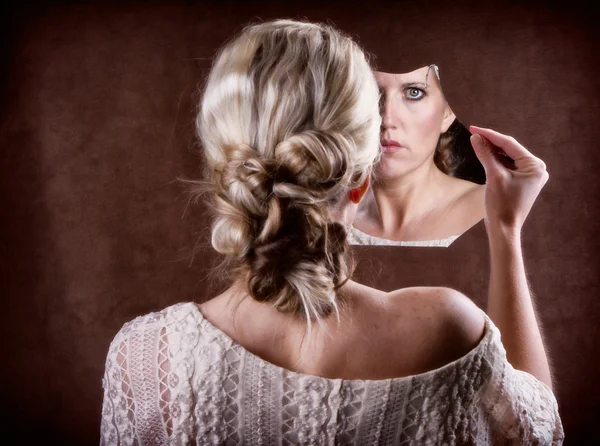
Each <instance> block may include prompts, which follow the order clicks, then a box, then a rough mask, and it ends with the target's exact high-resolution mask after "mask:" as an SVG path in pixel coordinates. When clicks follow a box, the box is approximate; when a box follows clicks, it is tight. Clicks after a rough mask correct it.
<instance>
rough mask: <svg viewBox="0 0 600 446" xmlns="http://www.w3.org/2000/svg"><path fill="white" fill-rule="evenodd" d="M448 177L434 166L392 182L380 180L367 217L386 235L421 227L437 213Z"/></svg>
mask: <svg viewBox="0 0 600 446" xmlns="http://www.w3.org/2000/svg"><path fill="white" fill-rule="evenodd" d="M446 180H447V175H445V174H444V173H443V172H442V171H440V170H439V169H438V168H437V166H436V165H435V164H434V163H433V161H432V162H431V163H426V164H424V165H423V166H421V167H419V168H418V169H416V170H414V171H412V172H410V173H408V174H406V175H403V176H402V177H398V178H393V179H378V180H377V182H376V184H374V186H373V188H372V189H371V191H370V194H369V196H368V197H366V198H368V200H367V203H368V204H367V209H366V212H367V215H368V216H369V217H370V218H371V219H372V220H375V221H378V223H379V224H380V225H381V228H382V230H383V233H384V234H391V233H394V232H396V231H398V229H400V230H401V229H402V228H404V227H410V226H413V225H417V224H419V223H420V222H421V221H423V220H424V219H425V217H426V216H427V215H428V214H429V213H430V212H432V211H433V210H434V209H436V208H437V207H438V205H439V200H440V198H441V197H442V196H443V189H444V185H445V184H446Z"/></svg>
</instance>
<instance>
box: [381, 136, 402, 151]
mask: <svg viewBox="0 0 600 446" xmlns="http://www.w3.org/2000/svg"><path fill="white" fill-rule="evenodd" d="M381 147H382V149H383V153H394V152H397V151H398V150H402V149H404V147H402V146H401V145H400V143H399V142H398V141H394V140H393V139H382V140H381Z"/></svg>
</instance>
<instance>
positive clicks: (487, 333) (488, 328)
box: [190, 302, 494, 383]
mask: <svg viewBox="0 0 600 446" xmlns="http://www.w3.org/2000/svg"><path fill="white" fill-rule="evenodd" d="M190 304H191V305H192V307H193V313H194V315H195V316H196V318H197V320H198V325H199V326H200V327H201V328H204V329H206V330H208V331H210V332H213V333H217V334H218V336H221V337H222V338H224V339H225V340H226V341H227V343H229V344H231V345H232V346H234V347H237V348H239V349H241V350H242V351H243V352H244V354H245V355H246V356H250V357H252V358H253V359H254V360H256V361H258V362H260V363H262V365H263V366H264V367H268V368H271V369H275V370H277V371H278V372H280V373H285V374H287V375H291V376H293V377H296V378H298V379H302V378H304V379H309V380H321V381H325V382H329V383H335V382H342V381H343V382H347V383H352V382H355V383H365V382H373V383H376V382H378V383H392V382H394V383H399V382H407V381H409V380H415V379H417V380H419V379H421V380H424V379H426V378H430V377H431V376H433V375H438V374H442V373H443V372H444V371H448V370H451V369H453V368H457V367H460V366H461V365H462V364H465V363H468V362H470V361H471V360H472V359H473V358H474V357H475V356H477V355H478V354H479V353H481V354H482V355H483V354H484V352H485V351H486V350H487V348H488V346H489V344H490V342H491V339H492V335H493V331H494V325H493V322H492V321H491V319H490V318H489V316H488V315H487V314H486V313H485V312H484V311H483V310H482V309H479V310H480V311H481V313H482V314H483V317H484V319H485V329H484V335H483V337H482V338H481V340H480V341H479V343H478V344H477V345H476V346H475V347H474V348H473V349H472V350H471V351H469V352H468V353H466V354H465V355H464V356H461V357H460V358H458V359H455V360H454V361H451V362H449V363H447V364H444V365H443V366H441V367H438V368H436V369H433V370H429V371H427V372H423V373H418V374H416V375H406V376H400V377H395V378H386V379H344V378H326V377H324V376H318V375H310V374H306V373H301V372H295V371H293V370H289V369H286V368H285V367H281V366H278V365H276V364H273V363H272V362H269V361H267V360H265V359H263V358H261V357H260V356H258V355H255V354H254V353H252V352H250V351H249V350H247V349H246V348H244V347H243V346H242V345H241V344H239V343H238V342H237V341H235V340H233V339H232V338H231V337H230V336H229V335H227V334H226V333H225V332H224V331H222V330H221V329H220V328H218V327H216V326H214V325H213V324H212V323H210V322H209V321H208V319H206V318H205V317H204V315H203V314H202V312H201V311H200V308H199V307H198V305H197V304H196V303H195V302H190Z"/></svg>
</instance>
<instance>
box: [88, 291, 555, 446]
mask: <svg viewBox="0 0 600 446" xmlns="http://www.w3.org/2000/svg"><path fill="white" fill-rule="evenodd" d="M485 319H486V331H485V335H484V337H483V339H482V340H481V342H480V343H479V344H478V346H477V347H475V348H474V349H473V350H471V351H470V352H469V353H468V354H467V355H465V356H463V357H462V358H459V359H458V360H456V361H453V362H451V363H449V364H447V365H445V366H443V367H441V368H439V369H436V370H433V371H430V372H427V373H422V374H419V375H414V376H407V377H400V378H393V379H385V380H344V379H327V378H322V377H318V376H311V375H304V374H301V373H296V372H292V371H289V370H286V369H283V368H281V367H278V366H276V365H274V364H271V363H269V362H267V361H265V360H263V359H261V358H260V357H258V356H256V355H254V354H252V353H250V352H249V351H247V350H245V349H244V348H243V347H242V346H241V345H239V344H238V343H236V342H235V341H233V340H232V339H231V338H230V337H228V336H227V335H226V334H225V333H224V332H222V331H221V330H219V329H218V328H216V327H214V326H213V325H211V324H210V322H208V321H207V320H206V319H204V317H203V316H202V313H201V312H200V310H199V309H198V307H197V306H196V304H194V303H191V302H188V303H180V304H176V305H173V306H171V307H168V308H166V309H164V310H162V311H160V312H157V313H151V314H148V315H145V316H140V317H138V318H136V319H134V320H133V321H131V322H128V323H126V324H125V325H124V326H123V328H122V329H121V330H120V331H119V332H118V333H117V335H116V336H115V338H114V340H113V341H112V343H111V345H110V349H109V352H108V357H107V359H106V369H105V375H104V378H103V380H102V384H103V387H104V402H103V407H102V426H101V439H100V443H101V445H167V444H169V445H189V444H193V445H206V444H211V445H217V444H219V445H220V444H225V445H241V444H244V445H280V444H284V445H292V444H294V445H296V444H302V445H308V444H318V445H333V444H336V445H337V444H356V445H374V444H377V445H441V444H444V445H488V444H499V443H502V444H515V445H516V444H518V445H529V444H536V445H550V444H552V445H554V444H562V441H563V437H564V435H563V429H562V424H561V421H560V418H559V414H558V410H557V403H556V399H555V398H554V395H553V394H552V391H551V390H550V389H549V388H548V387H547V386H546V385H545V384H543V383H542V382H540V381H538V380H537V379H536V378H534V377H533V376H532V375H530V374H528V373H525V372H522V371H519V370H515V369H514V368H513V367H512V366H511V365H510V364H509V363H508V362H507V360H506V354H505V350H504V348H503V346H502V343H501V341H500V332H499V331H498V329H497V328H496V327H495V326H494V324H493V323H492V321H491V320H490V319H489V318H488V317H487V316H485Z"/></svg>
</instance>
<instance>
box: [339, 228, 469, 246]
mask: <svg viewBox="0 0 600 446" xmlns="http://www.w3.org/2000/svg"><path fill="white" fill-rule="evenodd" d="M347 228H348V243H350V244H351V245H388V246H422V247H436V248H447V247H448V246H450V245H451V244H452V242H454V240H456V239H457V238H458V237H460V235H452V236H450V237H448V238H443V239H439V240H417V241H412V242H405V241H400V240H388V239H385V238H380V237H375V236H373V235H369V234H366V233H364V232H362V231H359V230H358V229H356V228H355V227H354V226H347Z"/></svg>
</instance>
